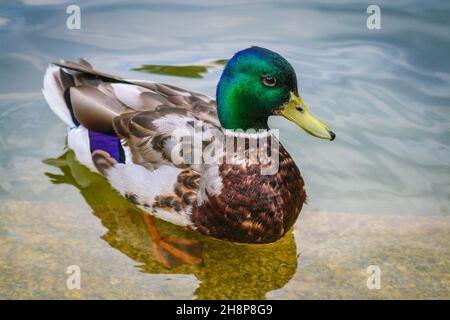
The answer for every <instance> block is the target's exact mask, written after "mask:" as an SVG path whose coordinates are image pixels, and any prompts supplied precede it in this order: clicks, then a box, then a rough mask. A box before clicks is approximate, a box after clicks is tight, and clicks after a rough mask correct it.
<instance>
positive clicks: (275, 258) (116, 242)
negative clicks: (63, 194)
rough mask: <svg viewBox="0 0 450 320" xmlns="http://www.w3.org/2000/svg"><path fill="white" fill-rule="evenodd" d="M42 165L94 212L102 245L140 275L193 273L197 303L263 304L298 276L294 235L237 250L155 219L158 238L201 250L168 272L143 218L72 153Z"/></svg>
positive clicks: (226, 243) (230, 245)
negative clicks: (196, 260)
mask: <svg viewBox="0 0 450 320" xmlns="http://www.w3.org/2000/svg"><path fill="white" fill-rule="evenodd" d="M44 162H45V163H47V164H49V165H52V166H55V167H58V168H59V169H60V170H61V171H62V173H63V174H62V175H60V174H53V173H46V175H47V176H48V177H49V178H50V179H51V181H52V182H53V183H55V184H63V183H64V184H71V185H73V186H75V187H77V188H78V189H79V190H80V193H81V194H82V196H83V197H84V199H85V200H86V202H87V203H88V204H89V206H90V207H91V208H92V210H93V212H92V213H93V214H94V215H95V216H97V217H98V218H99V219H100V221H101V223H102V224H103V226H104V227H106V229H107V230H108V231H107V232H106V233H105V234H104V235H103V236H102V239H103V240H105V241H106V242H107V243H108V244H109V245H110V246H111V247H113V248H115V249H117V250H119V251H120V252H122V253H123V254H125V255H127V256H128V257H129V258H131V259H133V260H134V261H136V262H138V263H140V265H139V266H138V268H139V269H140V270H141V271H143V272H146V273H152V274H194V275H195V276H196V277H197V279H198V280H199V281H200V282H201V283H200V286H199V287H198V288H197V290H196V292H195V294H196V296H197V298H199V299H264V298H265V296H266V293H267V292H269V291H271V290H275V289H278V288H281V287H283V286H284V285H285V284H286V283H287V282H288V281H289V280H290V279H291V278H292V276H293V275H294V273H295V271H296V268H297V253H296V244H295V240H294V236H293V234H292V232H289V233H287V234H286V236H285V237H284V238H283V239H281V240H279V241H278V242H276V243H273V244H267V245H241V244H234V243H229V242H224V241H218V240H214V239H211V238H207V237H205V236H202V235H200V234H198V233H195V232H192V231H190V230H186V229H184V228H181V227H178V226H175V225H172V224H169V223H166V222H164V221H160V220H156V226H157V228H158V231H159V233H160V234H161V236H162V237H164V238H166V239H167V238H171V239H173V238H176V239H183V240H182V241H187V243H191V242H195V243H198V244H199V245H200V246H201V253H200V254H201V258H202V263H201V264H198V265H188V264H177V262H180V261H169V263H168V264H170V265H172V267H170V268H169V267H168V266H167V264H164V263H161V259H158V256H157V255H158V250H155V247H154V245H153V244H152V236H151V233H150V232H149V226H148V224H147V223H146V222H145V219H144V215H145V213H143V212H142V211H141V210H140V209H139V208H137V207H135V206H134V205H132V204H131V203H129V202H128V201H127V200H126V199H124V198H123V197H122V196H120V195H119V194H118V193H117V192H116V191H115V190H114V189H112V188H111V186H110V185H109V183H108V182H107V181H106V180H105V179H104V178H103V177H102V176H100V175H98V174H95V173H92V172H91V171H90V170H89V169H88V168H86V167H85V166H83V165H81V164H80V163H79V162H77V161H76V160H75V155H74V154H73V152H71V151H68V152H66V153H64V154H63V155H61V156H60V157H59V158H57V159H47V160H45V161H44ZM180 249H181V250H182V246H180Z"/></svg>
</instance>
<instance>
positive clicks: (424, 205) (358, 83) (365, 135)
mask: <svg viewBox="0 0 450 320" xmlns="http://www.w3.org/2000/svg"><path fill="white" fill-rule="evenodd" d="M66 2H67V1H66ZM73 3H77V4H79V5H80V7H81V14H82V28H81V30H68V29H67V28H66V26H65V19H66V17H67V14H66V12H65V10H66V7H67V5H68V4H73ZM369 4H371V3H368V2H365V1H343V2H338V3H335V2H330V3H328V2H326V1H320V2H302V4H299V3H297V2H295V1H277V2H269V1H261V2H259V3H256V2H253V1H238V2H236V3H233V5H230V4H229V3H228V2H225V1H223V2H216V3H214V4H208V3H207V2H202V1H182V2H181V1H179V2H178V1H169V2H164V3H163V2H160V3H156V2H153V1H143V2H142V3H141V4H139V5H131V4H129V3H127V2H125V1H123V2H122V1H104V2H102V4H101V5H100V4H95V5H94V4H92V3H90V2H88V1H68V2H67V3H65V1H63V0H54V1H44V0H40V1H39V0H27V1H22V2H21V1H5V2H2V4H0V79H1V86H0V298H5V299H10V298H54V299H58V298H74V299H76V298H137V299H143V298H148V299H164V298H174V299H182V298H186V299H191V298H199V299H208V298H270V299H283V298H286V299H308V298H330V299H334V298H377V299H386V298H387V299H389V298H407V299H408V298H425V299H426V298H447V299H448V298H450V293H449V288H450V272H449V255H450V250H449V248H450V243H449V236H448V235H449V231H450V218H449V211H448V210H449V208H448V206H449V202H450V183H449V181H450V170H449V169H450V150H449V141H450V125H449V123H450V110H449V108H450V91H449V88H450V86H449V84H450V63H449V60H448V57H449V56H450V39H449V36H448V35H449V32H448V31H449V24H448V16H449V14H450V6H449V5H448V4H447V3H445V2H443V1H442V2H441V1H432V2H426V3H425V2H423V3H422V2H419V1H401V2H396V4H393V3H390V2H389V1H385V2H384V1H381V2H379V5H380V7H381V10H382V29H381V30H368V29H367V28H366V17H367V14H366V13H365V12H366V8H367V6H368V5H369ZM250 45H259V46H263V47H267V48H270V49H272V50H275V51H278V52H280V53H281V54H282V55H283V56H285V57H286V58H287V59H288V60H289V61H291V63H292V64H293V66H294V68H295V69H296V71H297V75H298V77H299V87H300V92H301V93H302V96H303V99H304V100H305V102H306V103H307V104H308V105H309V106H310V108H311V109H312V111H313V112H314V113H315V114H317V115H318V116H319V117H320V118H322V119H323V120H324V121H326V122H327V123H328V124H330V125H331V126H332V127H333V129H334V131H335V132H336V134H337V139H336V140H335V141H333V142H332V143H327V142H323V141H319V140H316V139H313V138H311V137H309V136H307V135H306V134H304V133H303V132H301V131H300V130H299V129H298V128H297V127H294V126H293V125H291V124H289V123H287V122H285V121H283V120H280V119H272V120H271V125H272V127H278V128H281V129H282V131H281V140H282V142H283V144H284V145H285V146H286V148H287V149H288V151H289V152H290V153H291V154H292V155H293V157H294V158H295V160H296V162H297V163H298V165H299V167H300V169H301V171H302V175H303V177H304V178H305V181H306V186H307V191H308V195H309V201H308V205H307V206H306V207H305V209H304V212H302V214H301V217H300V219H299V221H298V222H297V224H296V226H295V228H294V230H293V232H291V233H289V234H288V235H287V236H286V237H285V238H284V239H282V240H281V241H280V242H277V243H275V244H272V245H264V246H242V245H235V244H230V243H225V242H219V241H215V240H211V239H207V238H205V237H202V236H199V235H197V234H193V233H192V232H190V231H187V230H184V229H181V228H178V227H175V226H172V225H170V224H167V223H164V222H161V221H158V223H157V224H158V228H159V229H160V231H161V232H162V234H163V235H164V236H176V237H180V238H193V239H195V240H196V241H198V242H199V243H200V244H201V245H202V249H203V264H202V265H199V266H186V265H181V266H178V267H175V268H172V269H169V268H166V267H164V266H162V265H161V264H159V263H158V262H157V261H156V259H155V257H154V253H153V251H152V244H151V239H150V237H149V234H148V231H147V229H146V225H145V223H144V221H143V217H142V214H141V213H140V212H138V211H137V209H136V208H134V207H133V206H131V205H129V204H128V203H127V202H126V201H125V200H123V199H122V198H120V197H119V196H118V195H117V194H116V193H115V192H114V191H113V190H111V188H110V187H109V186H108V184H107V183H106V182H105V181H104V180H103V178H101V177H99V176H97V175H95V174H92V173H90V172H88V171H87V169H86V168H84V167H83V166H81V165H79V164H78V163H77V162H76V161H74V159H73V155H72V154H71V153H66V151H65V150H64V135H65V130H66V128H65V126H64V124H63V123H61V122H60V121H59V120H58V119H57V118H56V116H54V115H53V114H52V112H51V111H50V109H49V108H48V106H47V105H46V103H45V101H44V99H43V97H42V95H41V93H40V88H41V86H42V77H43V73H44V71H45V68H46V66H47V64H48V62H50V61H55V60H58V59H59V58H65V59H77V58H78V57H84V58H85V59H87V60H88V61H90V62H91V63H92V64H93V65H94V66H95V67H97V68H98V69H101V70H103V71H106V72H108V73H113V74H119V75H122V76H124V77H127V78H134V79H136V78H143V79H151V80H155V81H162V82H166V83H172V84H174V85H177V86H180V87H185V88H187V89H191V90H196V91H201V92H204V93H207V94H209V95H214V91H215V85H216V83H217V80H218V77H219V76H220V71H221V70H220V67H216V66H215V67H214V68H212V67H209V66H210V64H211V61H215V60H217V59H223V58H228V57H230V56H231V55H232V53H233V52H235V51H237V50H240V49H242V48H245V47H248V46H250ZM142 65H149V66H147V71H152V72H154V74H149V73H144V72H140V71H137V70H133V69H134V68H138V67H140V66H142ZM171 65H183V66H187V67H188V68H186V69H184V72H185V74H184V75H185V76H190V78H183V77H174V76H166V75H164V74H167V73H168V71H169V73H170V72H173V69H171V68H170V66H171ZM161 66H163V67H161ZM192 67H193V68H192ZM199 67H200V68H199ZM148 68H150V69H148ZM205 69H206V70H205ZM186 72H187V73H186ZM155 73H156V74H155ZM192 76H194V77H192ZM202 77H203V78H202ZM59 157H61V158H60V160H59V161H56V162H55V161H53V162H51V164H52V165H49V161H46V162H47V163H44V162H43V161H44V160H46V159H51V158H59ZM73 264H76V265H79V266H80V268H81V271H82V289H80V290H68V289H67V288H66V286H65V282H66V278H67V274H66V268H67V266H69V265H73ZM373 264H375V265H379V266H380V268H381V271H382V276H381V279H382V280H381V281H382V282H381V284H382V287H381V289H380V290H369V289H367V286H366V280H367V277H368V274H367V273H366V268H367V267H368V266H369V265H373Z"/></svg>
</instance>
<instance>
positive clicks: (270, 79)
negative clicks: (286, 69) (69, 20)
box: [262, 75, 277, 87]
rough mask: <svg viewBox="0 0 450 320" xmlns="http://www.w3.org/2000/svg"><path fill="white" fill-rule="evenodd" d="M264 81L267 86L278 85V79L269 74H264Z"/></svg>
mask: <svg viewBox="0 0 450 320" xmlns="http://www.w3.org/2000/svg"><path fill="white" fill-rule="evenodd" d="M262 82H263V83H264V85H265V86H266V87H275V86H276V85H277V79H276V78H275V77H272V76H269V75H264V76H262Z"/></svg>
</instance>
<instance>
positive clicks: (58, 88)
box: [42, 65, 76, 127]
mask: <svg viewBox="0 0 450 320" xmlns="http://www.w3.org/2000/svg"><path fill="white" fill-rule="evenodd" d="M64 80H66V79H64ZM64 92H65V88H64V85H63V80H61V73H60V68H59V67H57V66H54V65H50V66H49V67H48V68H47V71H46V72H45V76H44V85H43V89H42V93H43V94H44V97H45V100H46V101H47V103H48V105H49V106H50V109H52V110H53V112H54V113H55V114H56V115H57V116H58V117H59V118H60V119H61V120H62V121H64V122H65V123H66V124H67V125H68V126H69V127H75V126H76V123H75V121H74V119H73V117H72V115H71V112H70V109H69V107H68V105H67V103H66V100H65V99H64Z"/></svg>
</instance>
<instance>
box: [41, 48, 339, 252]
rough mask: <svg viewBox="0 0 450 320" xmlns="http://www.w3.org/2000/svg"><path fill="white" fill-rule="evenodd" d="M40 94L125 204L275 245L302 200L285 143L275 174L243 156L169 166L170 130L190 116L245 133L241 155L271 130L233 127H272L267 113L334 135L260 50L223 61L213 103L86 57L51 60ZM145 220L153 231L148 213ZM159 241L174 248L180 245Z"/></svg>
mask: <svg viewBox="0 0 450 320" xmlns="http://www.w3.org/2000/svg"><path fill="white" fill-rule="evenodd" d="M43 93H44V96H45V98H46V100H47V102H48V104H49V105H50V108H51V109H52V110H53V111H54V112H55V113H56V115H57V116H59V118H61V119H62V120H63V121H64V122H66V123H67V124H68V125H69V130H68V146H69V148H70V149H72V150H73V151H74V152H75V154H76V157H77V159H78V160H79V161H80V162H81V163H83V164H84V165H86V166H87V167H89V168H90V169H92V170H94V171H96V172H99V173H101V174H102V175H104V176H105V177H106V179H107V180H108V181H109V182H110V183H111V185H112V186H113V187H114V188H115V189H116V190H117V191H118V192H120V193H121V194H122V195H123V196H124V197H126V198H127V199H128V200H129V201H130V202H132V203H134V204H136V205H137V206H139V207H140V208H142V209H144V210H145V211H147V212H148V213H150V214H151V215H152V216H156V217H158V218H161V219H163V220H166V221H169V222H172V223H175V224H178V225H182V226H187V227H190V228H192V229H194V230H198V231H200V232H201V233H203V234H206V235H208V236H211V237H214V238H217V239H222V240H229V241H233V242H241V243H270V242H274V241H276V240H278V239H280V238H281V237H282V236H283V235H284V234H285V233H286V232H287V231H288V230H289V229H290V228H291V227H292V225H293V224H294V222H295V221H296V219H297V217H298V215H299V213H300V210H301V208H302V206H303V203H304V202H305V199H306V192H305V188H304V183H303V179H302V177H301V175H300V171H299V169H298V168H297V166H296V164H295V162H294V160H293V159H292V158H291V156H290V155H289V153H288V152H287V151H286V150H285V149H284V148H283V147H282V146H281V144H280V146H279V151H278V155H279V168H278V170H277V171H276V172H274V173H272V174H262V173H261V170H260V169H261V168H262V167H263V166H264V165H263V164H259V163H254V162H248V161H247V162H245V161H240V162H239V161H235V162H231V163H229V162H224V163H220V162H217V163H208V164H206V163H203V164H200V165H199V164H189V163H181V164H180V163H175V161H174V159H173V151H174V150H173V149H174V147H175V145H176V143H175V140H174V137H173V132H174V131H176V130H177V129H187V130H188V132H190V133H191V134H192V132H193V127H192V123H193V122H196V121H197V122H198V121H201V123H202V124H203V127H205V128H207V129H209V130H210V129H215V130H220V131H221V132H225V135H226V136H227V137H228V136H233V135H235V136H239V137H243V138H244V139H247V140H246V143H245V144H244V147H243V149H244V152H246V154H247V155H248V154H249V153H251V151H250V145H251V143H249V141H250V140H252V139H255V138H260V137H264V135H265V137H267V136H268V134H267V131H266V133H264V132H262V133H258V132H257V133H246V132H243V133H242V132H241V133H236V132H237V130H238V129H243V130H248V129H253V130H262V129H268V125H267V121H268V118H269V116H271V115H281V116H284V117H285V118H287V119H289V120H290V121H292V122H294V123H296V124H297V125H299V126H300V127H301V128H303V129H304V130H305V131H307V132H308V133H310V134H312V135H314V136H316V137H319V138H322V139H328V140H333V139H334V137H335V135H334V133H333V132H332V131H331V130H330V128H329V127H327V126H326V125H325V124H324V123H323V122H321V121H319V120H318V119H316V118H314V117H313V116H312V114H311V113H310V112H309V111H308V109H307V107H306V106H305V105H304V103H303V101H302V100H301V98H300V96H299V95H298V90H297V79H296V75H295V72H294V69H293V68H292V66H291V65H290V64H289V62H288V61H287V60H286V59H284V58H283V57H282V56H280V55H279V54H277V53H275V52H273V51H270V50H267V49H264V48H259V47H251V48H248V49H245V50H242V51H239V52H238V53H236V54H235V55H234V56H233V57H232V58H231V59H230V60H229V61H228V63H227V64H226V66H225V69H224V71H223V73H222V76H221V78H220V81H219V84H218V86H217V93H216V98H217V103H216V102H215V101H214V100H213V99H212V98H210V97H207V96H205V95H203V94H199V93H195V92H191V91H187V90H183V89H180V88H176V87H173V86H171V85H166V84H161V83H155V82H150V81H141V80H125V79H122V78H119V77H116V76H113V75H109V74H106V73H103V72H99V71H96V70H94V69H93V67H92V66H91V65H90V64H89V63H88V62H86V61H85V60H80V62H79V63H73V62H65V61H63V62H60V63H54V65H51V66H50V67H49V68H48V69H47V72H46V74H45V77H44V89H43ZM224 129H226V130H224ZM193 139H195V138H193ZM275 141H278V140H275ZM203 147H204V146H203V145H202V148H203ZM264 147H267V144H266V145H262V144H258V147H257V148H264ZM253 151H255V150H253ZM259 151H260V150H256V152H259ZM241 160H242V159H241ZM146 217H147V218H146V220H147V222H148V224H149V228H150V230H151V231H152V230H153V231H152V232H153V233H154V234H155V232H156V231H155V228H154V224H153V221H152V218H151V217H150V216H149V215H147V216H146ZM157 240H158V241H160V242H161V245H162V247H164V248H165V249H166V250H168V251H171V252H173V253H174V252H175V253H176V252H177V249H176V248H175V247H176V246H177V244H175V243H169V242H168V241H166V242H164V240H162V239H157ZM178 245H179V244H178Z"/></svg>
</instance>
